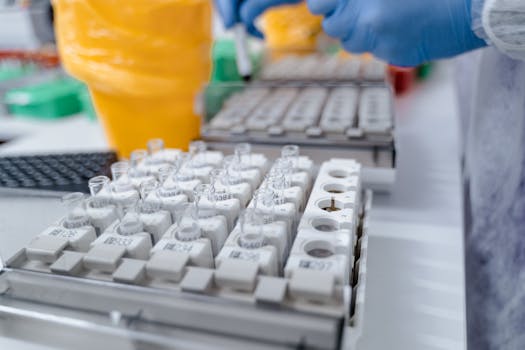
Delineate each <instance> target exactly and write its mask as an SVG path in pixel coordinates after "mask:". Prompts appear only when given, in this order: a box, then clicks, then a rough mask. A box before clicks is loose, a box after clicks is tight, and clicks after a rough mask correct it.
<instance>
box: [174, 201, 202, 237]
mask: <svg viewBox="0 0 525 350" xmlns="http://www.w3.org/2000/svg"><path fill="white" fill-rule="evenodd" d="M175 238H176V239H178V240H179V241H183V242H191V241H195V240H197V239H199V238H201V229H200V227H199V223H198V213H197V210H196V208H195V206H193V205H190V204H188V205H186V206H184V207H183V208H182V215H178V223H177V230H176V231H175Z"/></svg>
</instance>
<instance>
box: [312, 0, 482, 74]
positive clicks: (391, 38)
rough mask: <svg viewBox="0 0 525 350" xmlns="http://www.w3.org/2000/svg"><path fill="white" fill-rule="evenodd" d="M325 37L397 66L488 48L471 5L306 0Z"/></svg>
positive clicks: (432, 0)
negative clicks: (319, 19) (477, 29)
mask: <svg viewBox="0 0 525 350" xmlns="http://www.w3.org/2000/svg"><path fill="white" fill-rule="evenodd" d="M307 2H308V7H309V8H310V11H312V12H313V13H314V14H318V15H324V16H325V19H324V21H323V28H324V30H325V31H326V33H327V34H328V35H330V36H333V37H335V38H337V39H340V40H341V42H342V45H343V48H344V49H345V50H347V51H349V52H353V53H364V52H370V53H372V54H374V55H375V56H377V57H379V58H382V59H384V60H386V61H388V62H389V63H391V64H394V65H398V66H407V67H408V66H416V65H418V64H421V63H423V62H426V61H429V60H433V59H440V58H446V57H452V56H455V55H458V54H461V53H463V52H466V51H470V50H474V49H477V48H480V47H482V46H485V45H486V43H485V41H483V40H482V39H480V38H478V37H477V36H476V35H475V34H474V32H473V31H472V29H471V13H470V8H471V0H307Z"/></svg>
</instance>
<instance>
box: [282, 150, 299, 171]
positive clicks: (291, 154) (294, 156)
mask: <svg viewBox="0 0 525 350" xmlns="http://www.w3.org/2000/svg"><path fill="white" fill-rule="evenodd" d="M300 152H301V151H300V148H299V146H297V145H286V146H283V148H282V149H281V158H283V159H286V160H288V161H290V162H291V163H292V169H296V168H297V167H298V165H299V155H300Z"/></svg>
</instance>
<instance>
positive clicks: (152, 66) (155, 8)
mask: <svg viewBox="0 0 525 350" xmlns="http://www.w3.org/2000/svg"><path fill="white" fill-rule="evenodd" d="M53 6H54V9H55V30H56V35H57V42H58V47H59V51H60V56H61V59H62V62H63V64H64V67H65V69H66V70H67V71H68V72H69V73H70V74H72V75H73V76H75V77H77V78H78V79H80V80H82V81H84V82H85V83H86V84H87V85H88V87H89V90H90V93H91V96H92V98H93V101H94V104H95V108H96V111H97V114H98V115H99V118H100V120H101V122H102V124H103V125H104V129H105V132H106V134H107V136H108V139H109V143H110V144H111V146H113V147H115V148H116V149H117V150H118V151H119V154H120V155H121V156H127V155H129V153H130V152H131V151H132V150H133V149H135V148H142V147H144V145H145V144H146V141H147V140H148V139H151V138H157V137H160V138H163V139H164V140H165V142H166V145H167V146H168V147H178V148H186V147H187V145H188V142H189V141H190V140H192V139H194V138H196V137H198V135H199V118H198V117H197V116H196V115H195V114H194V112H193V105H194V99H195V96H196V95H197V93H198V92H199V91H200V89H201V88H202V86H203V84H204V83H205V82H206V81H207V80H208V78H209V75H210V72H211V46H212V40H213V37H212V28H211V25H212V21H211V19H212V5H211V1H209V0H150V1H144V0H126V1H121V0H53Z"/></svg>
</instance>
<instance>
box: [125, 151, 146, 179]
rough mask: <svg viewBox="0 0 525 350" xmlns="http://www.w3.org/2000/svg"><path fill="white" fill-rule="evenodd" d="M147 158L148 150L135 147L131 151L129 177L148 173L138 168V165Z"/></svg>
mask: <svg viewBox="0 0 525 350" xmlns="http://www.w3.org/2000/svg"><path fill="white" fill-rule="evenodd" d="M147 158H148V151H146V150H144V149H137V150H134V151H133V152H131V155H130V157H129V162H130V169H129V176H131V177H140V176H146V175H148V174H147V172H146V171H145V170H142V169H140V168H139V165H140V164H141V163H143V162H144V161H146V159H147Z"/></svg>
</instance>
